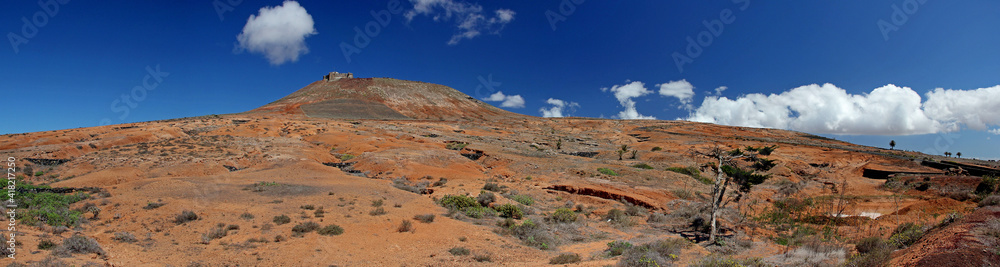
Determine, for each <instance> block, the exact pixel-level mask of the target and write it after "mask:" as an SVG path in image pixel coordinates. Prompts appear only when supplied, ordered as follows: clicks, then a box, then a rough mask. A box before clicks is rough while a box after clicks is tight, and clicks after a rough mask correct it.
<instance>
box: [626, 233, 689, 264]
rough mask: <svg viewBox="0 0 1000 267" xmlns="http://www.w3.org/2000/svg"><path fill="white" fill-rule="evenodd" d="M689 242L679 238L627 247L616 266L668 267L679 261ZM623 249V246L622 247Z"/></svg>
mask: <svg viewBox="0 0 1000 267" xmlns="http://www.w3.org/2000/svg"><path fill="white" fill-rule="evenodd" d="M691 244H692V243H691V241H687V240H685V239H680V238H670V239H665V240H659V241H655V242H651V243H647V244H642V245H638V246H627V247H625V251H624V252H623V253H621V255H622V258H621V259H620V260H619V261H618V266H669V265H671V264H672V263H673V262H674V261H677V260H678V259H679V255H680V254H681V251H682V250H683V249H685V248H687V247H689V246H691ZM623 247H624V246H623Z"/></svg>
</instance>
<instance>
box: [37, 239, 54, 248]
mask: <svg viewBox="0 0 1000 267" xmlns="http://www.w3.org/2000/svg"><path fill="white" fill-rule="evenodd" d="M55 246H56V242H52V240H48V239H42V241H38V249H41V250H49V249H52V248H53V247H55Z"/></svg>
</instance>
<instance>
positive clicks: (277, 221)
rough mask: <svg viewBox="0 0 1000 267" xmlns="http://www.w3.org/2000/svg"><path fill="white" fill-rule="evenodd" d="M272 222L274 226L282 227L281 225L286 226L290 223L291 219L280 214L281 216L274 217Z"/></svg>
mask: <svg viewBox="0 0 1000 267" xmlns="http://www.w3.org/2000/svg"><path fill="white" fill-rule="evenodd" d="M272 221H274V224H277V225H282V224H286V223H290V222H292V218H289V217H288V215H284V214H282V215H278V216H274V219H273V220H272Z"/></svg>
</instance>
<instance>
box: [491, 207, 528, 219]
mask: <svg viewBox="0 0 1000 267" xmlns="http://www.w3.org/2000/svg"><path fill="white" fill-rule="evenodd" d="M496 211H497V213H499V214H500V217H503V218H513V219H521V217H524V212H523V211H521V208H520V207H518V206H517V205H514V204H503V205H500V206H497V207H496Z"/></svg>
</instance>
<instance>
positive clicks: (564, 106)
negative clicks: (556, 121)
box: [538, 98, 580, 118]
mask: <svg viewBox="0 0 1000 267" xmlns="http://www.w3.org/2000/svg"><path fill="white" fill-rule="evenodd" d="M545 103H548V104H549V105H552V106H551V107H549V108H548V109H546V108H541V109H539V110H538V111H539V112H541V113H542V117H545V118H559V117H564V113H563V112H564V111H565V115H569V114H570V113H572V112H574V111H576V108H578V107H580V104H579V103H576V102H569V101H563V100H560V99H555V98H549V100H546V101H545Z"/></svg>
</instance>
